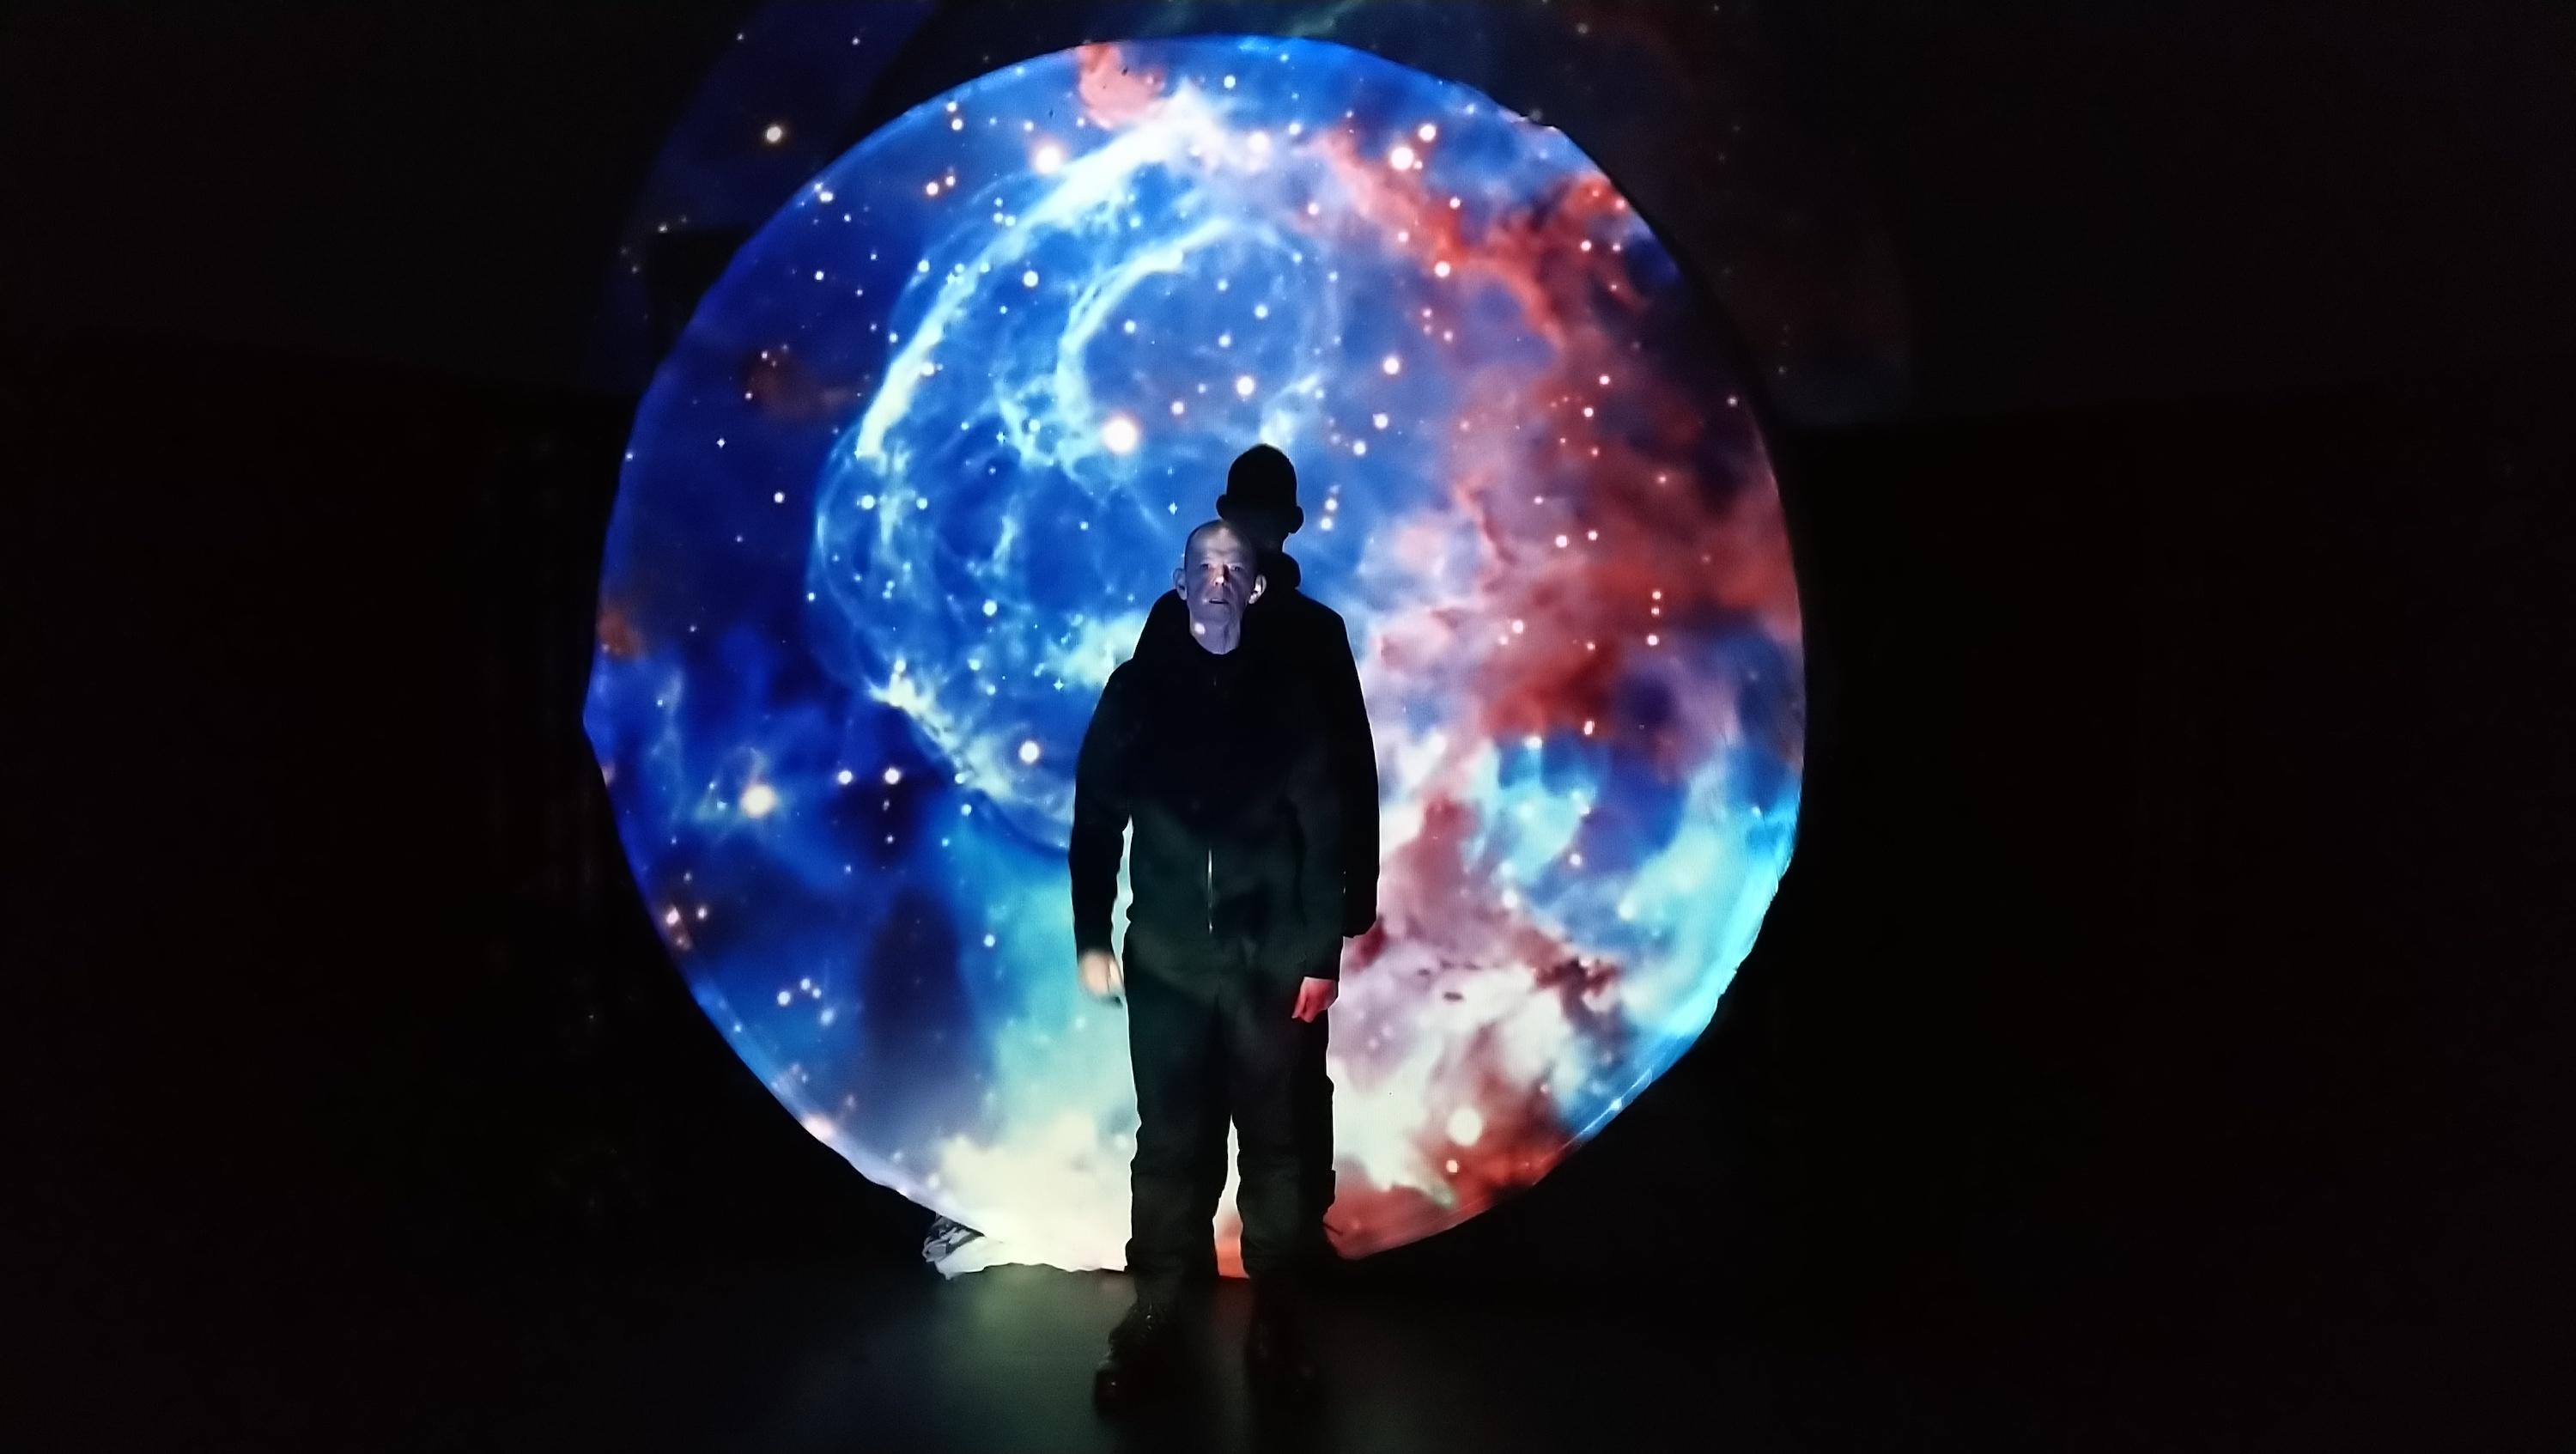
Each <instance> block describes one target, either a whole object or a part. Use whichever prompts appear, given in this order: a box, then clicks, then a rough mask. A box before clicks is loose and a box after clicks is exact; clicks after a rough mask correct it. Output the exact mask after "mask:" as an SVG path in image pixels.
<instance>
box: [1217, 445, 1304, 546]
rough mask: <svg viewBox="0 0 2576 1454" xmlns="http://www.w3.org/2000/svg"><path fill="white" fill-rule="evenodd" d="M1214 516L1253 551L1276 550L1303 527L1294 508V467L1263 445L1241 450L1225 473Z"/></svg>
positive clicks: (1295, 507)
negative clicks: (1248, 544) (1233, 530)
mask: <svg viewBox="0 0 2576 1454" xmlns="http://www.w3.org/2000/svg"><path fill="white" fill-rule="evenodd" d="M1216 513H1217V514H1218V515H1219V516H1220V517H1222V518H1223V519H1224V520H1225V521H1226V523H1228V524H1230V525H1233V526H1235V527H1236V528H1238V529H1240V530H1241V531H1242V532H1243V534H1244V538H1245V539H1246V540H1247V541H1249V542H1250V543H1251V545H1252V548H1253V549H1254V550H1256V551H1263V550H1277V549H1278V548H1279V547H1280V546H1282V545H1284V544H1286V543H1287V540H1288V537H1289V536H1291V535H1294V534H1296V533H1297V531H1298V529H1299V527H1301V526H1303V525H1304V524H1305V523H1306V512H1305V511H1304V510H1303V509H1301V508H1299V507H1298V504H1297V467H1296V466H1295V465H1292V464H1290V463H1289V462H1288V456H1286V455H1284V454H1281V453H1280V452H1279V451H1278V450H1276V449H1273V448H1271V447H1270V446H1269V445H1266V444H1256V445H1254V446H1253V447H1252V448H1250V449H1247V450H1245V451H1244V452H1243V453H1241V454H1239V455H1237V456H1235V460H1234V465H1233V467H1232V468H1230V469H1228V470H1227V471H1226V472H1225V493H1224V494H1222V495H1219V496H1217V497H1216Z"/></svg>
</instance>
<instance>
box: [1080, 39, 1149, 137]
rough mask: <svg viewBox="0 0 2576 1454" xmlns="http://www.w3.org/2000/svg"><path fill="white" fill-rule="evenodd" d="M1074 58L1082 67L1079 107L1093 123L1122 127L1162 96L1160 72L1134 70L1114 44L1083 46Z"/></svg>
mask: <svg viewBox="0 0 2576 1454" xmlns="http://www.w3.org/2000/svg"><path fill="white" fill-rule="evenodd" d="M1074 59H1075V63H1076V64H1077V65H1078V66H1079V67H1080V68H1081V77H1082V79H1081V82H1080V93H1081V96H1082V109H1083V111H1084V112H1085V113H1086V114H1087V115H1089V116H1090V117H1091V120H1092V122H1093V124H1095V125H1099V126H1108V127H1119V126H1124V125H1126V124H1127V123H1129V122H1131V121H1134V120H1136V119H1137V118H1139V117H1141V116H1143V115H1144V114H1145V113H1146V112H1148V111H1150V110H1152V109H1153V107H1154V103H1155V102H1157V101H1160V100H1162V99H1163V89H1164V85H1165V80H1166V78H1165V77H1164V75H1163V73H1162V72H1161V71H1159V70H1136V69H1133V68H1132V67H1130V66H1129V65H1128V64H1127V62H1126V61H1125V60H1124V59H1123V58H1122V54H1121V52H1120V51H1119V49H1118V47H1116V46H1114V45H1086V46H1083V47H1082V48H1080V49H1079V50H1076V51H1075V52H1074Z"/></svg>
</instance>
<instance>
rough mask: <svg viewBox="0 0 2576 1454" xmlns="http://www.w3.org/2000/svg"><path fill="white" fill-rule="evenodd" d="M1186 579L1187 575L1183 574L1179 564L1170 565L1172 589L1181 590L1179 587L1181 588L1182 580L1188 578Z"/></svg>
mask: <svg viewBox="0 0 2576 1454" xmlns="http://www.w3.org/2000/svg"><path fill="white" fill-rule="evenodd" d="M1188 579H1189V577H1188V576H1187V575H1185V574H1183V573H1182V571H1181V568H1180V567H1179V566H1174V567H1172V589H1173V590H1176V591H1177V590H1181V589H1182V582H1184V581H1186V580H1188Z"/></svg>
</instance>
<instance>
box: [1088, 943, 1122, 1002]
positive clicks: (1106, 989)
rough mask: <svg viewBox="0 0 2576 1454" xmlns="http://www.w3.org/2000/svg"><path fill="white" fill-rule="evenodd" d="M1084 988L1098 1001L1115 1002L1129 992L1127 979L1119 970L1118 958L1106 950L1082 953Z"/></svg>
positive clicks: (1091, 950)
mask: <svg viewBox="0 0 2576 1454" xmlns="http://www.w3.org/2000/svg"><path fill="white" fill-rule="evenodd" d="M1082 988H1083V989H1084V991H1085V992H1087V993H1089V994H1090V995H1092V996H1093V997H1094V998H1097V999H1104V1000H1114V999H1116V998H1118V997H1119V996H1120V995H1122V994H1125V993H1126V991H1127V977H1126V975H1125V974H1123V973H1121V972H1120V970H1119V968H1118V956H1117V955H1115V954H1112V953H1110V952H1109V951H1108V950H1106V949H1086V950H1084V951H1083V953H1082Z"/></svg>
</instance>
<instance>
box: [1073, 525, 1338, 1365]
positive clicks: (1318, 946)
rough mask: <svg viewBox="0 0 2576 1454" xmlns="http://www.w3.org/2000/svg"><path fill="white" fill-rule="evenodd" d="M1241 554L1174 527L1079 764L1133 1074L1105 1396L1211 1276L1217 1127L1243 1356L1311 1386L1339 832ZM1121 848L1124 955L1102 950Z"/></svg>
mask: <svg viewBox="0 0 2576 1454" xmlns="http://www.w3.org/2000/svg"><path fill="white" fill-rule="evenodd" d="M1257 558H1258V557H1257V553H1256V552H1255V551H1254V550H1253V549H1252V547H1251V544H1250V543H1249V542H1248V541H1247V540H1245V539H1244V538H1243V536H1242V535H1241V533H1240V532H1238V531H1237V530H1236V529H1235V528H1234V527H1233V526H1230V525H1228V524H1226V523H1225V522H1224V521H1221V520H1211V521H1209V522H1208V523H1207V524H1205V525H1202V526H1200V527H1199V528H1198V529H1196V530H1194V531H1192V532H1190V537H1189V541H1188V544H1187V546H1186V547H1185V553H1184V557H1183V563H1182V568H1181V569H1180V570H1177V571H1175V572H1173V582H1174V584H1175V586H1176V587H1177V588H1178V589H1179V592H1180V595H1179V597H1178V598H1177V599H1179V600H1181V601H1182V603H1183V617H1182V619H1183V627H1182V630H1181V632H1180V633H1179V637H1178V639H1177V640H1173V639H1171V638H1170V637H1168V636H1156V637H1153V638H1152V639H1149V640H1148V641H1147V642H1145V643H1144V644H1143V646H1142V647H1140V649H1139V650H1138V652H1137V654H1136V655H1135V656H1134V657H1133V658H1132V659H1130V660H1129V661H1127V662H1126V663H1125V664H1124V665H1122V666H1120V667H1119V668H1118V669H1117V670H1116V671H1115V672H1113V673H1111V674H1110V678H1109V681H1108V684H1107V685H1106V686H1104V687H1103V688H1102V689H1101V693H1100V704H1099V706H1098V707H1097V708H1096V709H1094V711H1093V713H1092V717H1091V723H1090V726H1089V728H1088V729H1087V730H1086V731H1085V732H1084V734H1083V739H1082V753H1081V756H1080V758H1079V759H1078V761H1077V763H1076V765H1075V769H1074V800H1073V838H1072V842H1071V844H1070V845H1069V846H1068V848H1067V851H1066V864H1067V867H1068V869H1069V871H1070V874H1071V878H1072V884H1073V927H1074V941H1075V949H1076V951H1077V957H1078V960H1079V968H1080V974H1081V978H1082V983H1083V987H1084V988H1085V989H1087V990H1089V991H1090V992H1091V993H1093V994H1095V995H1103V996H1108V995H1115V994H1118V993H1120V992H1121V991H1122V990H1123V991H1124V993H1125V995H1126V998H1127V1043H1128V1054H1129V1057H1130V1062H1131V1064H1132V1066H1133V1068H1134V1072H1135V1078H1136V1111H1137V1130H1136V1156H1135V1163H1134V1174H1133V1216H1134V1220H1133V1228H1132V1235H1131V1237H1130V1238H1129V1241H1128V1244H1127V1266H1128V1270H1129V1271H1130V1272H1131V1273H1132V1274H1133V1275H1134V1277H1135V1281H1136V1305H1135V1307H1134V1308H1133V1309H1132V1310H1131V1311H1130V1312H1129V1313H1128V1315H1127V1317H1126V1318H1124V1319H1123V1320H1121V1322H1120V1323H1119V1325H1118V1328H1117V1330H1116V1332H1114V1333H1113V1334H1112V1335H1111V1338H1110V1351H1109V1356H1108V1358H1107V1359H1106V1360H1104V1361H1103V1363H1102V1365H1101V1368H1100V1372H1099V1376H1098V1379H1097V1380H1096V1382H1095V1384H1094V1391H1095V1394H1096V1395H1097V1397H1098V1398H1099V1399H1100V1400H1101V1402H1102V1403H1103V1405H1104V1406H1114V1405H1117V1404H1120V1403H1123V1402H1126V1401H1128V1400H1130V1399H1131V1398H1132V1397H1133V1396H1134V1395H1135V1394H1137V1393H1138V1392H1139V1391H1140V1390H1141V1389H1143V1388H1146V1387H1149V1386H1150V1385H1151V1384H1152V1382H1153V1381H1154V1378H1155V1375H1156V1374H1158V1373H1160V1372H1162V1371H1164V1370H1166V1369H1167V1368H1168V1367H1169V1366H1170V1360H1171V1355H1172V1352H1173V1345H1174V1343H1175V1341H1176V1335H1177V1332H1178V1327H1177V1322H1176V1319H1177V1316H1178V1312H1179V1302H1180V1297H1181V1293H1182V1290H1183V1288H1184V1287H1185V1285H1186V1284H1189V1283H1191V1282H1205V1281H1208V1280H1211V1279H1213V1277H1214V1276H1215V1272H1216V1244H1215V1237H1214V1229H1213V1225H1212V1223H1213V1219H1214V1216H1215V1213H1216V1205H1217V1198H1218V1195H1219V1193H1220V1192H1221V1191H1222V1190H1223V1188H1224V1184H1225V1142H1226V1127H1227V1124H1228V1123H1229V1121H1230V1122H1231V1123H1232V1125H1233V1127H1234V1131H1235V1134H1236V1135H1237V1137H1238V1138H1239V1139H1240V1141H1241V1145H1242V1161H1241V1168H1242V1181H1241V1184H1240V1188H1239V1190H1238V1192H1237V1194H1236V1198H1235V1205H1236V1207H1237V1209H1238V1210H1239V1211H1240V1212H1241V1213H1242V1218H1243V1262H1244V1269H1245V1271H1247V1272H1249V1273H1250V1274H1251V1275H1252V1279H1253V1320H1252V1329H1251V1334H1250V1336H1249V1337H1248V1338H1247V1339H1246V1342H1245V1349H1244V1351H1245V1356H1246V1359H1247V1361H1248V1362H1249V1363H1250V1365H1251V1368H1252V1371H1253V1374H1254V1376H1255V1378H1256V1380H1257V1381H1258V1383H1259V1384H1260V1385H1261V1386H1262V1387H1264V1388H1265V1389H1268V1390H1271V1391H1282V1390H1284V1391H1289V1392H1303V1391H1305V1390H1306V1389H1307V1388H1308V1387H1309V1386H1310V1384H1311V1380H1312V1377H1313V1373H1312V1369H1311V1368H1310V1367H1309V1366H1308V1365H1307V1364H1306V1362H1305V1359H1304V1356H1303V1353H1302V1351H1301V1350H1300V1349H1299V1347H1298V1342H1297V1337H1296V1331H1295V1328H1296V1323H1295V1320H1294V1319H1292V1318H1291V1317H1290V1316H1289V1312H1288V1307H1289V1305H1288V1302H1287V1298H1288V1297H1289V1296H1290V1294H1291V1293H1292V1291H1293V1289H1294V1287H1295V1285H1296V1283H1297V1282H1298V1281H1299V1280H1300V1278H1301V1277H1302V1275H1303V1273H1304V1272H1305V1271H1306V1269H1307V1268H1308V1267H1309V1265H1310V1264H1311V1261H1312V1259H1313V1257H1314V1255H1315V1254H1316V1251H1317V1249H1319V1248H1320V1246H1321V1245H1322V1238H1321V1236H1320V1231H1319V1228H1318V1226H1317V1223H1318V1222H1319V1221H1320V1218H1321V1214H1322V1207H1321V1205H1320V1204H1319V1203H1318V1202H1317V1201H1316V1200H1315V1198H1314V1195H1313V1192H1312V1189H1311V1186H1310V1183H1309V1179H1308V1174H1307V1166H1306V1159H1307V1148H1308V1141H1309V1129H1308V1126H1307V1122H1308V1120H1309V1119H1310V1117H1311V1113H1312V1109H1313V1106H1314V1105H1315V1103H1316V1097H1315V1093H1314V1091H1313V1089H1312V1086H1313V1085H1314V1083H1315V1082H1318V1081H1321V1080H1322V1079H1323V1077H1324V1050H1325V1045H1326V1037H1327V1034H1328V1031H1327V1027H1326V1020H1325V1012H1326V1011H1328V1010H1329V1009H1330V1008H1331V1006H1332V1003H1333V1000H1334V998H1335V997H1336V994H1337V992H1338V979H1339V976H1340V961H1341V941H1342V935H1341V928H1342V915H1343V899H1344V886H1343V873H1342V864H1341V857H1340V856H1341V851H1342V844H1343V842H1344V835H1343V831H1342V824H1341V821H1340V819H1341V792H1340V786H1339V784H1338V783H1336V782H1335V780H1334V774H1333V763H1332V757H1331V750H1330V743H1329V742H1328V740H1327V736H1326V733H1325V731H1324V713H1323V711H1322V709H1321V707H1320V705H1319V704H1318V703H1317V702H1316V701H1315V700H1314V699H1313V698H1312V696H1311V695H1310V694H1309V693H1307V692H1306V691H1305V690H1304V689H1303V687H1302V685H1301V683H1300V682H1299V681H1298V679H1297V677H1296V675H1295V673H1293V672H1292V671H1290V670H1288V669H1287V665H1286V658H1285V656H1284V654H1283V651H1284V647H1283V645H1282V643H1281V642H1279V641H1278V640H1277V639H1275V638H1272V639H1268V640H1266V641H1265V639H1264V638H1262V637H1261V636H1260V635H1258V634H1257V633H1255V632H1253V631H1252V630H1251V629H1250V627H1249V625H1248V624H1247V618H1248V614H1249V612H1250V609H1251V607H1252V605H1253V603H1254V602H1255V601H1257V600H1259V599H1260V598H1261V596H1262V595H1263V594H1264V587H1265V584H1266V583H1265V582H1264V581H1263V580H1262V579H1261V578H1260V577H1259V576H1258V574H1257V573H1256V570H1255V565H1254V562H1255V561H1256V559H1257ZM1131 828H1132V829H1133V841H1132V845H1131V844H1129V843H1128V842H1127V841H1126V839H1127V835H1128V830H1129V829H1131ZM1122 857H1125V858H1126V859H1127V861H1128V862H1127V869H1128V880H1129V884H1130V887H1131V888H1132V889H1133V891H1134V897H1133V900H1132V902H1131V904H1130V907H1129V910H1128V915H1127V936H1126V941H1125V946H1124V951H1125V952H1124V953H1123V955H1122V954H1120V953H1117V952H1113V951H1112V949H1111V947H1110V943H1111V930H1110V919H1111V909H1112V906H1113V904H1114V903H1115V901H1116V899H1117V895H1118V869H1119V861H1120V859H1121V858H1122Z"/></svg>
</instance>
